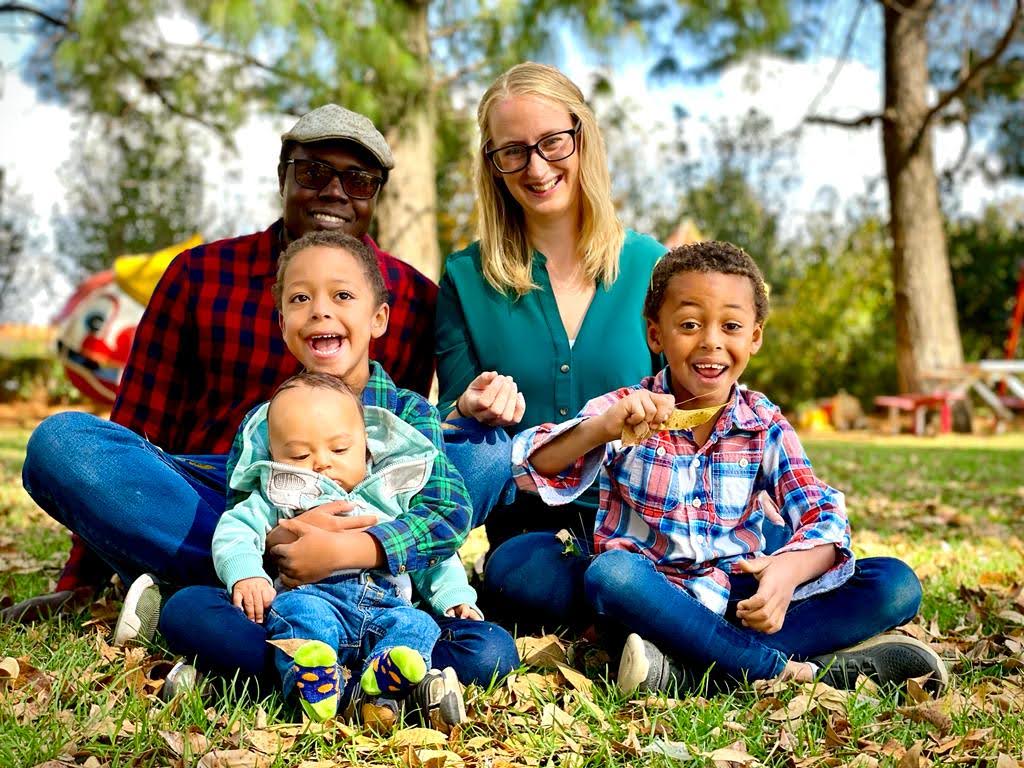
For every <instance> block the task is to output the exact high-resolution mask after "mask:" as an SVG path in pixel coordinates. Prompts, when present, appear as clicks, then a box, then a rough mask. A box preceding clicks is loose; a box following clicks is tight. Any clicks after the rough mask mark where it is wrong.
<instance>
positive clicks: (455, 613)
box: [444, 603, 484, 621]
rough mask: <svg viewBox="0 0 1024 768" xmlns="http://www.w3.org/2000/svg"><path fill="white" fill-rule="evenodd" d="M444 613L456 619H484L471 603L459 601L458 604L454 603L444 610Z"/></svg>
mask: <svg viewBox="0 0 1024 768" xmlns="http://www.w3.org/2000/svg"><path fill="white" fill-rule="evenodd" d="M444 615H445V616H451V617H453V618H456V619H472V620H473V621H483V620H484V617H483V616H481V615H480V614H479V613H477V611H476V608H474V607H473V606H472V605H470V604H469V603H459V604H458V605H453V606H452V607H451V608H449V609H448V610H447V611H445V612H444Z"/></svg>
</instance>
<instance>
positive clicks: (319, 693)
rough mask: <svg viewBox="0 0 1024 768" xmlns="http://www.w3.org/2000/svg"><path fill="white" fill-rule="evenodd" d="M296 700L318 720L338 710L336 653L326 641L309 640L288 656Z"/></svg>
mask: <svg viewBox="0 0 1024 768" xmlns="http://www.w3.org/2000/svg"><path fill="white" fill-rule="evenodd" d="M292 661H294V662H295V665H294V666H293V667H292V671H293V672H294V673H295V688H296V690H297V691H298V692H299V702H300V703H301V704H302V709H303V710H305V712H306V714H307V715H308V716H309V719H310V720H315V721H316V722H318V723H320V722H323V721H324V720H329V719H330V718H332V717H334V716H335V715H336V714H337V712H338V698H339V696H338V694H339V688H338V654H337V653H336V652H335V650H334V649H333V648H331V646H329V645H327V643H322V642H320V641H319V640H309V641H308V642H306V643H305V644H303V645H301V646H299V649H298V650H297V651H296V652H295V655H294V656H293V657H292Z"/></svg>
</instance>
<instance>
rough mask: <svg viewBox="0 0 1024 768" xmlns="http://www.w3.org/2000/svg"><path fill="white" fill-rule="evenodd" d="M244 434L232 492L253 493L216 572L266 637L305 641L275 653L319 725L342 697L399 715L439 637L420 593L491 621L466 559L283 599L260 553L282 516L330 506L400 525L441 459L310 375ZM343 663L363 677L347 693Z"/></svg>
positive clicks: (221, 545) (219, 554)
mask: <svg viewBox="0 0 1024 768" xmlns="http://www.w3.org/2000/svg"><path fill="white" fill-rule="evenodd" d="M241 437H242V440H241V445H242V448H241V453H240V455H239V458H238V462H237V464H236V465H235V468H234V471H233V472H232V474H231V476H230V477H229V478H228V484H229V485H230V487H231V488H232V489H234V490H236V491H241V492H243V493H244V492H248V493H249V495H248V496H247V497H246V498H245V499H244V500H242V501H240V502H239V503H237V504H235V505H234V506H232V507H229V508H228V509H227V510H226V511H225V512H224V515H223V516H222V517H221V519H220V521H219V522H218V524H217V529H216V531H215V533H214V536H213V547H212V549H213V560H214V565H215V567H216V570H217V575H218V576H219V577H220V578H221V580H222V581H223V582H224V583H225V584H226V585H227V588H228V590H229V591H230V592H231V595H232V601H233V602H234V603H235V605H237V606H239V607H240V608H242V610H244V611H245V613H246V615H247V616H248V617H249V618H250V619H252V620H253V621H263V620H264V619H265V620H266V627H267V633H268V639H270V640H285V639H301V640H304V641H306V642H305V643H303V644H301V645H299V647H298V648H297V650H295V651H294V653H293V655H292V656H289V655H288V654H286V653H285V652H283V651H282V650H278V651H277V667H278V670H279V671H280V673H281V677H282V682H283V686H284V691H285V693H286V694H287V693H291V692H292V691H293V690H295V691H297V692H298V695H299V699H300V702H301V703H302V706H303V708H304V709H305V711H306V712H307V714H308V715H309V716H310V717H311V718H313V719H316V720H324V719H327V718H329V717H333V716H334V714H335V713H336V712H337V708H338V703H339V700H343V699H348V700H349V701H350V703H351V704H352V705H353V706H352V707H350V709H354V711H355V712H356V713H361V714H362V715H363V716H364V717H366V718H369V717H373V718H375V719H377V720H385V721H387V720H388V719H389V718H388V716H387V712H386V710H391V712H392V714H393V715H394V716H397V708H398V704H397V702H398V701H400V700H401V699H402V698H404V697H405V696H407V695H408V694H409V693H410V692H411V691H412V689H413V688H414V687H415V686H416V685H417V684H418V683H420V682H421V681H423V680H424V678H425V676H426V675H427V670H428V669H429V668H430V654H431V651H432V650H433V647H434V643H435V642H436V641H437V639H438V635H439V629H438V627H437V624H436V622H434V620H433V619H432V618H431V617H430V616H429V615H428V614H426V613H424V612H423V611H421V610H419V609H418V608H416V607H414V605H413V599H414V597H413V595H414V593H413V586H415V587H416V590H415V591H416V593H417V594H418V595H419V597H420V598H421V599H422V600H424V601H425V602H426V603H427V605H429V607H430V609H431V610H432V611H434V612H435V613H437V614H448V615H456V616H461V617H464V618H477V619H479V618H482V615H481V613H480V611H479V609H478V608H477V607H476V605H475V601H476V593H475V591H474V590H473V588H472V587H470V586H469V582H468V580H467V578H466V572H465V570H464V569H463V567H462V564H461V562H460V561H459V559H458V557H457V556H454V555H453V556H452V557H450V558H449V559H447V560H444V561H442V562H440V563H438V564H437V565H434V566H432V567H430V568H428V569H426V570H422V571H414V572H411V573H408V574H402V575H399V576H393V575H391V574H389V573H387V572H385V571H369V570H345V571H338V572H335V573H333V574H332V575H331V576H329V577H328V578H327V579H324V580H323V581H320V582H318V583H316V584H309V585H304V586H301V587H297V588H295V589H292V590H286V591H281V592H280V593H278V591H277V590H276V589H275V586H274V582H273V580H272V579H271V578H270V576H269V575H268V574H267V572H266V571H265V570H264V567H263V553H264V549H265V543H266V536H267V533H269V532H270V530H271V529H273V528H274V526H276V525H277V523H278V522H279V521H280V520H281V519H282V518H288V517H293V516H295V515H298V514H301V513H302V512H304V511H306V510H309V509H313V508H314V507H317V506H320V505H322V504H325V503H327V502H329V501H339V500H341V501H348V502H351V503H352V504H353V507H354V508H353V510H352V512H351V513H352V514H374V515H377V516H378V518H379V519H381V520H391V519H394V518H396V517H399V516H400V515H402V514H403V513H404V512H405V511H407V510H408V508H409V501H410V499H412V497H413V496H415V495H416V494H417V493H418V492H419V491H420V490H421V489H422V488H423V486H424V484H425V483H426V482H427V479H428V478H429V477H430V472H431V468H432V467H433V464H434V458H435V457H436V455H437V449H436V448H435V447H434V445H433V444H432V443H431V442H430V441H429V440H427V438H426V437H424V436H423V435H422V434H420V433H419V432H418V431H417V430H416V429H415V428H413V427H412V426H410V425H408V424H406V423H405V422H404V421H402V420H401V419H399V418H398V417H397V416H395V415H394V414H392V413H390V412H389V411H386V410H384V409H381V408H374V407H366V408H364V407H363V405H362V403H361V402H360V401H359V399H358V398H357V397H356V396H355V394H354V393H353V392H352V391H351V390H350V389H349V388H348V386H347V385H346V384H345V383H344V382H343V381H341V379H339V378H337V377H335V376H332V375H330V374H322V373H309V372H305V373H300V374H298V375H297V376H293V377H292V378H290V379H288V380H287V381H285V382H284V383H283V384H282V385H281V386H280V387H279V388H278V390H277V392H276V393H275V395H274V397H273V398H272V399H271V400H270V402H269V403H265V404H264V405H262V406H260V407H259V408H258V409H256V411H254V412H253V413H252V414H251V415H250V416H249V417H248V418H247V419H246V421H245V423H244V424H243V426H242V433H241ZM268 443H269V445H268ZM268 447H269V451H268V450H267V448H268ZM268 454H269V455H270V456H271V457H272V458H271V460H269V461H268V460H265V459H257V458H256V457H263V456H267V455H268ZM279 586H280V585H279ZM339 665H344V666H346V667H348V668H349V669H353V670H356V669H357V667H358V668H361V669H360V674H359V676H358V677H355V676H354V677H353V689H352V690H350V691H349V692H348V695H347V696H342V695H340V690H339V679H340V678H339ZM356 682H358V689H355V687H354V684H355V683H356ZM355 704H359V705H360V706H359V707H358V708H355V707H354V705H355ZM367 707H369V710H367ZM368 712H370V713H372V714H367V713H368Z"/></svg>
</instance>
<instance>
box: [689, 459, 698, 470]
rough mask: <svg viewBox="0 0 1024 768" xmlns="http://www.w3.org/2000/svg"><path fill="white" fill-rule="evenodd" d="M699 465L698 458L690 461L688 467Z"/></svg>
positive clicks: (692, 467)
mask: <svg viewBox="0 0 1024 768" xmlns="http://www.w3.org/2000/svg"><path fill="white" fill-rule="evenodd" d="M699 466H700V459H694V460H693V461H691V462H690V469H696V468H697V467H699Z"/></svg>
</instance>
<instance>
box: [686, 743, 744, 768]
mask: <svg viewBox="0 0 1024 768" xmlns="http://www.w3.org/2000/svg"><path fill="white" fill-rule="evenodd" d="M739 746H742V745H741V744H734V745H733V746H731V747H722V748H721V749H716V750H714V751H712V752H699V753H698V754H700V755H702V756H704V757H706V758H708V759H709V760H711V761H712V762H714V763H739V764H740V765H749V764H750V763H754V762H757V758H755V757H754V756H753V755H751V754H749V753H748V752H747V751H746V749H745V748H744V749H738V748H737V747H739Z"/></svg>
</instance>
